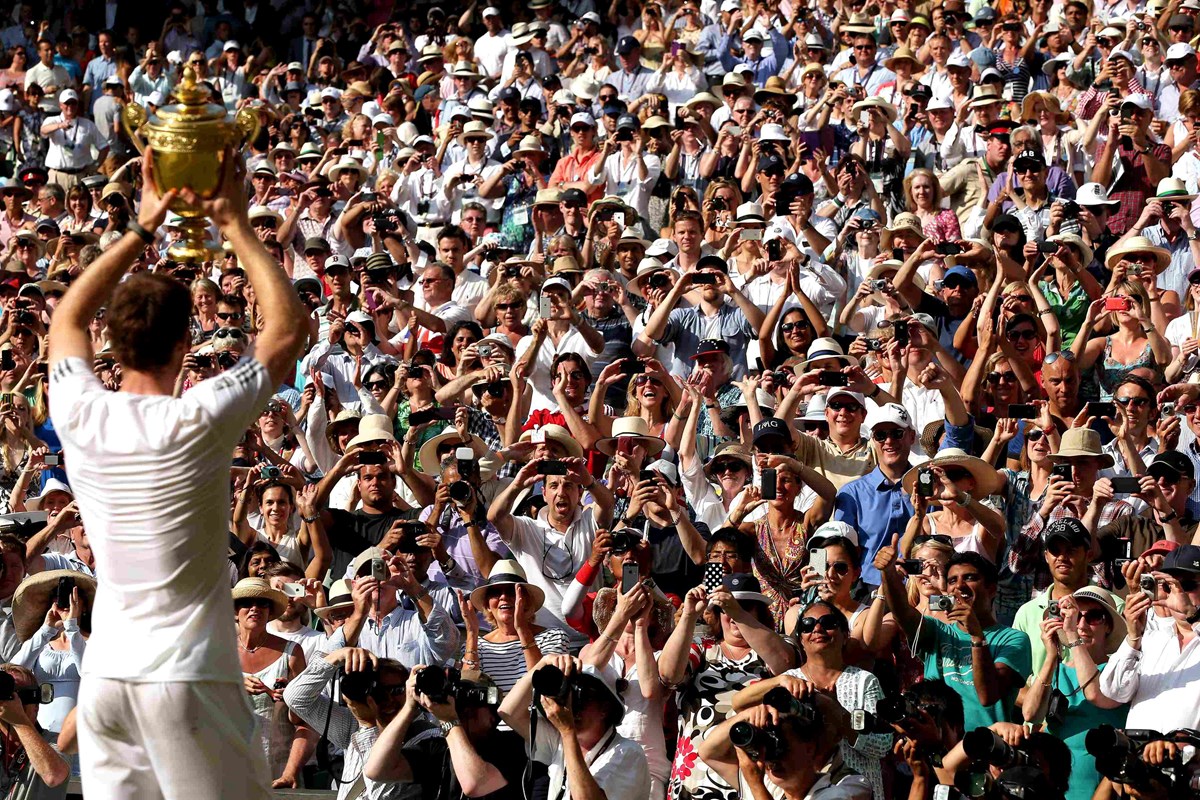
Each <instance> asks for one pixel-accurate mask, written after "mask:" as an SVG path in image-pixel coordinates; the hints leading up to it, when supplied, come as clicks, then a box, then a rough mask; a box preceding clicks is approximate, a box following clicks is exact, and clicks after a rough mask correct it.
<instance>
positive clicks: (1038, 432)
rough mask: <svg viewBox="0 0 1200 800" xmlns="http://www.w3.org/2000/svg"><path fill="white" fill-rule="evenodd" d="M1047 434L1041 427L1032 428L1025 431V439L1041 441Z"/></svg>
mask: <svg viewBox="0 0 1200 800" xmlns="http://www.w3.org/2000/svg"><path fill="white" fill-rule="evenodd" d="M1045 435H1046V432H1045V431H1044V430H1042V429H1041V428H1033V429H1031V430H1028V431H1025V440H1026V441H1028V442H1040V441H1041V440H1042V437H1043V436H1045Z"/></svg>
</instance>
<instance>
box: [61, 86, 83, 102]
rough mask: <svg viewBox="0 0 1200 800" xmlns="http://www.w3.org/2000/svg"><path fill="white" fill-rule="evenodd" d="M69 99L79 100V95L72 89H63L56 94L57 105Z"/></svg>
mask: <svg viewBox="0 0 1200 800" xmlns="http://www.w3.org/2000/svg"><path fill="white" fill-rule="evenodd" d="M70 100H74V101H76V102H78V101H79V95H78V94H76V92H75V90H74V89H64V90H63V91H62V93H61V94H60V95H59V96H58V104H59V105H62V104H63V103H66V102H68V101H70Z"/></svg>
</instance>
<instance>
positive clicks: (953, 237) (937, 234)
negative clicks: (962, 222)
mask: <svg viewBox="0 0 1200 800" xmlns="http://www.w3.org/2000/svg"><path fill="white" fill-rule="evenodd" d="M904 198H905V200H906V202H907V204H908V210H909V211H910V212H912V213H913V214H916V215H917V217H918V218H919V219H920V220H921V229H922V231H924V233H925V235H926V236H927V237H929V238H930V239H933V240H934V241H935V242H956V241H958V240H959V239H961V238H962V230H961V229H960V228H959V225H958V215H957V214H955V213H954V210H953V209H950V208H942V186H941V184H940V183H938V179H937V176H936V175H934V174H933V170H929V169H914V170H913V171H912V172H910V173H909V175H908V177H906V178H905V179H904Z"/></svg>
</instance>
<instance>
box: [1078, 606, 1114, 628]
mask: <svg viewBox="0 0 1200 800" xmlns="http://www.w3.org/2000/svg"><path fill="white" fill-rule="evenodd" d="M1079 619H1080V620H1082V621H1083V622H1086V623H1087V624H1088V625H1103V624H1104V621H1105V620H1107V619H1108V614H1107V613H1105V612H1103V611H1101V610H1100V609H1098V608H1093V609H1092V610H1091V611H1085V612H1083V613H1082V614H1080V615H1079Z"/></svg>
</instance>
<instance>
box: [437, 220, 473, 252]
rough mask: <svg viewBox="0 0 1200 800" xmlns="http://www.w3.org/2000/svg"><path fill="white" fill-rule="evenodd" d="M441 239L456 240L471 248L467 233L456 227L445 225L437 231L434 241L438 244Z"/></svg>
mask: <svg viewBox="0 0 1200 800" xmlns="http://www.w3.org/2000/svg"><path fill="white" fill-rule="evenodd" d="M442 239H458V240H459V241H461V242H462V243H463V244H464V245H466V246H467V247H470V246H471V237H470V236H467V232H466V231H464V230H463V229H462V228H460V227H458V226H457V225H447V226H445V227H444V228H442V229H441V230H439V231H438V232H437V238H436V239H435V241H438V242H440V241H441V240H442Z"/></svg>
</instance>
